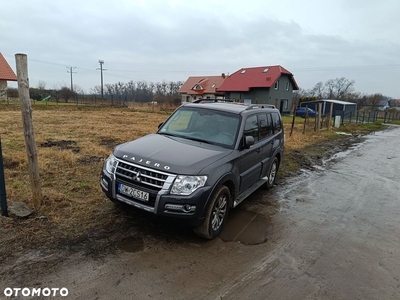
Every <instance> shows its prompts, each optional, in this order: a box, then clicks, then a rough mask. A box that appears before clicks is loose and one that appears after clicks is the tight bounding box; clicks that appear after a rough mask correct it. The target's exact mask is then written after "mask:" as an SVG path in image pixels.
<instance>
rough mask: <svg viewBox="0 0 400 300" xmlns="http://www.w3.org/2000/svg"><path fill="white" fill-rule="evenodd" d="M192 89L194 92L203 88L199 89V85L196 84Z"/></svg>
mask: <svg viewBox="0 0 400 300" xmlns="http://www.w3.org/2000/svg"><path fill="white" fill-rule="evenodd" d="M194 89H195V90H202V89H203V88H202V87H201V85H200V84H196V85H195V86H194Z"/></svg>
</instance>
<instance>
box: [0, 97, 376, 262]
mask: <svg viewBox="0 0 400 300" xmlns="http://www.w3.org/2000/svg"><path fill="white" fill-rule="evenodd" d="M171 111H172V110H171V109H170V110H166V109H162V110H154V111H153V110H148V107H118V108H115V107H114V108H113V107H85V106H50V105H49V106H45V105H41V106H40V105H36V106H33V113H32V115H33V122H34V130H35V139H36V145H37V151H38V161H39V172H40V176H41V181H42V193H43V196H44V204H43V205H42V206H41V207H40V208H38V209H35V211H34V214H33V216H32V217H30V218H28V219H12V218H3V217H2V218H0V220H1V223H0V225H1V226H0V229H1V228H6V229H13V230H12V234H11V233H10V232H11V231H10V230H7V231H6V232H4V233H5V238H6V239H7V240H8V241H9V243H8V244H7V246H6V247H1V248H0V254H1V253H4V252H9V251H10V248H13V247H15V245H18V244H20V243H25V242H30V243H32V245H34V244H35V243H36V242H37V241H39V240H40V241H41V242H42V243H43V242H48V243H54V242H55V241H59V240H61V239H69V238H73V237H76V236H81V235H82V234H87V233H88V232H90V231H91V230H95V229H96V228H97V229H101V228H106V227H107V226H108V225H109V224H114V223H115V220H116V219H117V218H118V213H117V212H116V211H115V208H114V205H113V204H112V203H111V201H109V200H108V199H106V197H105V196H104V194H103V192H102V191H101V189H100V185H99V175H100V171H101V168H102V164H103V162H104V160H105V159H106V158H107V156H108V155H109V154H110V153H111V151H112V150H113V148H114V147H115V146H116V145H117V144H120V143H123V142H126V141H129V140H133V139H136V138H139V137H141V136H143V135H145V134H148V133H152V132H155V131H156V130H157V126H158V124H159V123H160V122H162V121H164V120H165V119H166V118H167V117H168V115H169V114H170V112H171ZM291 120H292V119H291V118H290V117H285V118H284V123H285V124H284V126H285V132H286V134H285V135H286V149H285V158H284V161H283V163H282V166H281V169H280V172H279V174H278V179H279V181H278V183H279V182H283V180H284V178H286V177H288V176H292V175H294V174H296V173H297V172H298V171H299V169H300V168H312V166H313V164H315V163H316V160H320V159H322V158H323V157H326V156H329V155H331V154H332V153H333V152H335V151H338V150H340V149H342V148H346V147H348V146H350V145H351V144H352V143H353V142H354V141H355V140H354V138H353V139H351V140H349V139H348V136H344V135H338V134H336V133H335V132H334V131H333V130H332V131H327V130H324V131H321V132H320V133H315V132H314V130H313V126H314V125H313V122H310V123H309V124H308V125H307V130H306V134H303V133H302V131H303V123H304V119H300V118H299V119H297V120H296V122H295V130H294V132H293V135H292V136H290V135H289V134H290V127H291ZM379 129H381V126H380V125H376V124H375V125H368V126H367V127H365V126H364V127H360V126H355V125H354V126H353V125H351V126H347V127H342V128H340V131H350V132H353V133H355V132H358V133H361V132H362V133H365V132H369V131H374V130H379ZM0 137H1V142H2V149H3V151H2V152H3V162H4V169H5V179H6V192H7V198H8V202H9V203H11V202H13V201H22V202H25V203H26V204H27V205H28V206H29V207H31V208H33V203H32V199H31V189H30V184H29V176H28V166H27V157H26V151H25V141H24V135H23V128H22V117H21V111H20V107H19V106H15V105H14V106H12V105H4V104H3V105H0ZM3 238H4V237H3Z"/></svg>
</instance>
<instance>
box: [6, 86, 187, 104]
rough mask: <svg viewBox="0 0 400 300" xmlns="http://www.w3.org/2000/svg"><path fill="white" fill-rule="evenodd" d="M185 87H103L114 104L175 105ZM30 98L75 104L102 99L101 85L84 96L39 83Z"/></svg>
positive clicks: (15, 91) (77, 91)
mask: <svg viewBox="0 0 400 300" xmlns="http://www.w3.org/2000/svg"><path fill="white" fill-rule="evenodd" d="M182 85H183V81H176V82H174V81H170V82H167V81H162V82H156V83H153V82H146V81H137V82H134V81H132V80H131V81H129V82H127V83H123V82H117V83H114V84H105V85H104V87H103V96H104V99H107V100H109V101H111V103H113V101H114V100H118V101H119V102H153V101H155V102H160V103H174V102H177V103H178V102H179V103H180V101H181V97H180V95H179V93H178V91H179V89H180V88H181V86H182ZM7 94H8V97H9V98H18V89H15V88H9V89H8V91H7ZM29 94H30V98H31V99H33V100H37V101H41V100H43V99H45V98H46V97H48V96H50V97H51V100H52V101H62V102H69V101H71V102H73V101H75V100H77V98H78V97H79V98H82V97H96V98H100V97H101V87H100V85H97V86H95V87H94V88H92V89H91V92H90V94H84V92H83V90H82V89H81V88H80V87H78V86H74V90H73V91H72V90H71V89H70V88H69V87H66V86H63V87H60V88H59V89H46V83H45V82H43V81H39V84H38V87H37V88H29Z"/></svg>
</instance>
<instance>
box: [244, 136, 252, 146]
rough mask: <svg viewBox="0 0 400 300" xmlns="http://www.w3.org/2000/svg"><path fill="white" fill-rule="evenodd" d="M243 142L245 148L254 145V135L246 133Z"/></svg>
mask: <svg viewBox="0 0 400 300" xmlns="http://www.w3.org/2000/svg"><path fill="white" fill-rule="evenodd" d="M243 144H244V145H243V146H244V149H249V148H250V147H251V146H253V145H254V137H252V136H251V135H246V136H245V137H244V139H243Z"/></svg>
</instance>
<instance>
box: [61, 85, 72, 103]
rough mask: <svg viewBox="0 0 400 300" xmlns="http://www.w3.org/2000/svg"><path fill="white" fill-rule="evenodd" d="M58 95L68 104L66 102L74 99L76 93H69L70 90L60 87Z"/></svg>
mask: <svg viewBox="0 0 400 300" xmlns="http://www.w3.org/2000/svg"><path fill="white" fill-rule="evenodd" d="M59 95H60V98H61V99H62V100H64V101H65V103H68V100H69V99H71V98H73V97H75V96H76V93H75V92H74V91H71V89H70V88H67V87H62V88H61V90H60V94H59Z"/></svg>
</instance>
